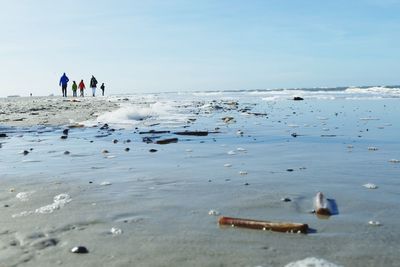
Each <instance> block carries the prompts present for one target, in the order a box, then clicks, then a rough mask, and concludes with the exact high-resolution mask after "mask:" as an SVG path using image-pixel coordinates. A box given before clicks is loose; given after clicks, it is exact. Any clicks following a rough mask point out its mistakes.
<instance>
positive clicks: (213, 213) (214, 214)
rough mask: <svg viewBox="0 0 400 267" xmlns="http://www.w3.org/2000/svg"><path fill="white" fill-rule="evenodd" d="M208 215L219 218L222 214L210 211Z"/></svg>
mask: <svg viewBox="0 0 400 267" xmlns="http://www.w3.org/2000/svg"><path fill="white" fill-rule="evenodd" d="M208 215H210V216H211V215H212V216H219V215H220V213H219V211H217V210H210V211H209V212H208Z"/></svg>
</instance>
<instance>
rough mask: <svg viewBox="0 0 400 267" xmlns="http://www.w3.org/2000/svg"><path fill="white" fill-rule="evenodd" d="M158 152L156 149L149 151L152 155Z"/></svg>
mask: <svg viewBox="0 0 400 267" xmlns="http://www.w3.org/2000/svg"><path fill="white" fill-rule="evenodd" d="M157 151H158V150H157V149H154V148H152V149H149V152H150V153H155V152H157Z"/></svg>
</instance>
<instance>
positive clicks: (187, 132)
mask: <svg viewBox="0 0 400 267" xmlns="http://www.w3.org/2000/svg"><path fill="white" fill-rule="evenodd" d="M174 134H177V135H193V136H207V135H208V131H183V132H175V133H174Z"/></svg>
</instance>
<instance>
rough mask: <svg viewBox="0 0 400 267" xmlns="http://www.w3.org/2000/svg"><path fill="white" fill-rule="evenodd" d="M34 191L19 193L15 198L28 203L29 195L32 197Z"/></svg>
mask: <svg viewBox="0 0 400 267" xmlns="http://www.w3.org/2000/svg"><path fill="white" fill-rule="evenodd" d="M34 193H35V191H26V192H19V193H18V194H17V195H16V196H15V197H16V198H17V199H19V200H20V201H24V202H25V201H29V198H30V196H31V195H33V194H34Z"/></svg>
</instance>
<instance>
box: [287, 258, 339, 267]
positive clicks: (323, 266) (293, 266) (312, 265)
mask: <svg viewBox="0 0 400 267" xmlns="http://www.w3.org/2000/svg"><path fill="white" fill-rule="evenodd" d="M285 267H342V266H341V265H337V264H334V263H332V262H329V261H327V260H324V259H318V258H314V257H308V258H305V259H304V260H300V261H294V262H291V263H288V264H286V265H285Z"/></svg>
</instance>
